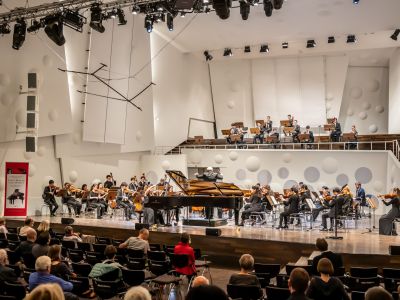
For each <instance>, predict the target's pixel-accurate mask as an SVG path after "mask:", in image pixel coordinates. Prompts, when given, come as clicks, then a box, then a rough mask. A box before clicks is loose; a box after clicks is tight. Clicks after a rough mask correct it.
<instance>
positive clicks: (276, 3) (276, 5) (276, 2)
mask: <svg viewBox="0 0 400 300" xmlns="http://www.w3.org/2000/svg"><path fill="white" fill-rule="evenodd" d="M273 1H274V8H275V9H281V8H282V5H283V0H273Z"/></svg>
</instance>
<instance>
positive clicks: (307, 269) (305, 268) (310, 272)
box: [286, 264, 313, 277]
mask: <svg viewBox="0 0 400 300" xmlns="http://www.w3.org/2000/svg"><path fill="white" fill-rule="evenodd" d="M295 268H302V269H304V270H306V271H307V273H308V275H309V276H310V277H311V276H312V275H313V269H312V266H311V265H308V266H296V265H291V264H287V265H286V274H287V275H290V273H291V272H292V271H293V269H295Z"/></svg>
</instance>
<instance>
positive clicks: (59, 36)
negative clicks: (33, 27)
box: [44, 15, 65, 46]
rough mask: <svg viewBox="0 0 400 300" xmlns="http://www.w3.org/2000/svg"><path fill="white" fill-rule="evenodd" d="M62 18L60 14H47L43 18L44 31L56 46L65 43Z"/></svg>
mask: <svg viewBox="0 0 400 300" xmlns="http://www.w3.org/2000/svg"><path fill="white" fill-rule="evenodd" d="M62 20H63V19H62V16H61V15H53V16H47V17H46V18H45V19H44V23H45V24H46V27H45V28H44V32H46V34H47V36H48V37H49V38H50V39H51V40H52V41H53V42H54V43H55V44H56V45H58V46H62V45H64V44H65V37H64V33H63V27H64V26H63V22H62Z"/></svg>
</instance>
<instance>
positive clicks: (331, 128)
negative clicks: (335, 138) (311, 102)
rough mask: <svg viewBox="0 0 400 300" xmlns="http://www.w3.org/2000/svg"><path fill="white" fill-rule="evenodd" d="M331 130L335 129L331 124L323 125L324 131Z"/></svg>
mask: <svg viewBox="0 0 400 300" xmlns="http://www.w3.org/2000/svg"><path fill="white" fill-rule="evenodd" d="M333 129H335V125H333V124H325V125H324V131H332V130H333Z"/></svg>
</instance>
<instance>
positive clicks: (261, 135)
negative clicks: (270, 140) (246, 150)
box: [253, 123, 265, 144]
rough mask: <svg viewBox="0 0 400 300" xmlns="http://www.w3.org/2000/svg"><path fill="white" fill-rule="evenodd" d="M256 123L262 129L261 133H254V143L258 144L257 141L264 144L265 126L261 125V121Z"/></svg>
mask: <svg viewBox="0 0 400 300" xmlns="http://www.w3.org/2000/svg"><path fill="white" fill-rule="evenodd" d="M256 125H257V128H258V129H259V130H260V133H258V134H255V135H254V138H253V144H257V142H258V143H260V144H262V143H263V142H264V131H265V127H263V126H261V124H260V123H257V124H256Z"/></svg>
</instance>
